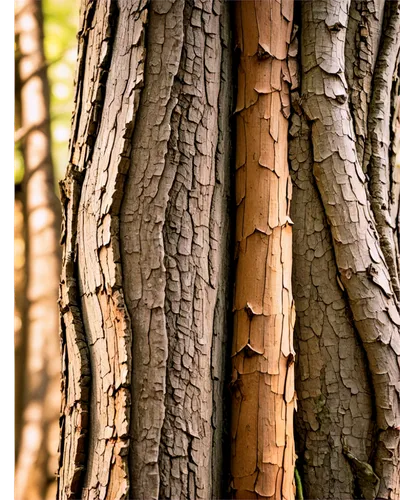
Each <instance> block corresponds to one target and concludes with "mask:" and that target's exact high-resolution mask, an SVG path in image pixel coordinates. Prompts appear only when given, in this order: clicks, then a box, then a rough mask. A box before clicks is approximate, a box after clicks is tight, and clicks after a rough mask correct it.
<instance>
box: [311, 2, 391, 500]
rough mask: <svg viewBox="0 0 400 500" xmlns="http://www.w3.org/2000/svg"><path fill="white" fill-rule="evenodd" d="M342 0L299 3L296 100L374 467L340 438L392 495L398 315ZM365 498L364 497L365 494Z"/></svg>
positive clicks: (381, 491)
mask: <svg viewBox="0 0 400 500" xmlns="http://www.w3.org/2000/svg"><path fill="white" fill-rule="evenodd" d="M349 5H350V2H349V1H347V2H339V1H336V0H326V1H321V2H318V3H314V2H305V3H304V4H303V5H302V12H303V16H302V23H303V24H302V64H303V72H304V74H303V80H302V106H303V110H304V112H305V114H306V116H307V118H308V120H309V121H310V122H311V134H312V144H313V161H314V164H313V171H314V176H315V180H316V183H317V186H318V190H319V192H320V195H321V199H322V202H323V205H324V209H325V212H326V215H327V219H328V222H329V225H330V228H331V234H332V240H333V246H334V251H335V258H336V263H337V267H338V270H339V273H340V278H339V279H340V283H341V284H342V286H343V287H344V289H345V290H346V292H347V294H348V297H349V304H350V308H351V311H352V314H353V318H354V323H355V325H356V328H357V330H358V333H359V335H360V338H361V340H362V343H363V346H364V348H365V351H366V353H367V357H368V362H369V370H370V373H371V377H372V380H373V385H374V391H375V408H376V418H377V427H378V433H377V438H376V443H375V445H376V451H375V457H374V465H375V472H376V474H377V475H378V476H379V478H380V484H379V480H378V477H377V476H376V474H375V473H374V472H373V471H372V469H371V468H370V466H369V468H368V464H364V465H363V466H361V465H360V464H361V461H360V460H359V459H357V457H355V456H354V454H353V453H352V450H351V449H350V448H349V446H348V444H346V443H345V444H346V451H347V456H348V457H349V460H350V461H351V463H352V465H353V466H354V467H355V468H356V469H357V467H358V470H359V474H361V472H360V470H361V469H362V467H364V472H365V471H366V470H368V474H367V477H368V480H366V483H364V490H363V495H364V496H365V497H366V495H368V496H369V497H371V498H374V497H375V496H377V495H378V496H379V498H385V499H389V498H390V499H391V498H398V495H399V494H400V490H399V475H398V461H399V437H400V436H399V434H400V433H399V430H398V428H399V426H400V398H399V390H400V389H399V386H398V381H399V379H400V369H399V356H400V335H399V325H400V316H399V313H398V310H397V306H396V301H395V297H394V295H393V291H392V286H391V281H390V276H389V273H388V270H387V267H386V264H385V260H384V257H383V255H382V252H381V250H380V246H379V237H378V235H377V233H376V229H375V224H374V221H373V217H372V214H371V213H370V206H369V202H368V199H367V190H366V184H365V176H364V174H363V172H362V169H361V166H360V164H359V161H358V157H357V152H356V147H355V137H354V131H353V123H352V119H351V115H350V111H349V105H348V103H347V97H348V91H347V83H346V80H345V77H344V43H345V35H346V26H347V22H348V9H349ZM366 498H367V497H366Z"/></svg>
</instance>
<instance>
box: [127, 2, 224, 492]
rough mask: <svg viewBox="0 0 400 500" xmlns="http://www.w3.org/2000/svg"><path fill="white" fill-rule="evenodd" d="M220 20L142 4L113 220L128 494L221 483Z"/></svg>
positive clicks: (184, 8)
mask: <svg viewBox="0 0 400 500" xmlns="http://www.w3.org/2000/svg"><path fill="white" fill-rule="evenodd" d="M227 27H228V9H227V6H226V5H225V4H224V2H221V1H219V0H207V1H205V2H200V1H198V0H195V1H183V0H175V1H172V0H171V1H163V2H157V1H156V2H152V3H151V4H150V15H149V30H148V38H147V44H146V46H147V62H148V63H147V66H146V71H145V87H144V89H143V95H142V99H141V103H140V110H139V114H138V122H137V127H136V128H135V133H134V139H133V153H132V166H131V170H130V172H129V177H128V182H127V187H126V195H125V197H124V202H123V207H122V223H121V235H122V239H121V242H122V262H123V268H124V269H125V270H129V273H128V272H126V273H125V274H124V290H125V295H126V297H127V305H128V310H129V313H130V316H131V319H132V327H133V331H134V336H133V366H134V375H133V400H132V401H133V404H132V422H133V428H132V437H133V439H132V454H131V474H132V483H133V487H132V494H133V497H134V498H138V499H149V498H152V499H158V498H171V499H175V498H187V499H209V498H214V495H216V494H217V492H218V489H219V488H220V487H219V486H213V484H212V481H213V478H214V477H218V482H219V481H220V478H221V475H222V473H221V470H222V442H221V441H219V442H217V440H216V439H217V437H218V435H221V429H220V428H219V429H216V428H215V427H216V426H217V425H218V426H220V425H221V423H222V405H223V402H222V400H221V399H220V394H221V392H222V390H221V381H220V380H218V377H220V376H222V375H223V369H222V366H221V365H222V364H223V362H224V345H223V339H224V336H225V335H226V334H224V331H223V327H224V325H225V322H226V301H225V298H224V295H223V294H224V289H225V287H226V283H227V272H228V263H226V262H224V257H225V255H224V249H225V248H226V245H227V241H228V235H227V223H228V214H227V212H228V208H227V205H228V203H227V194H228V188H229V168H228V167H229V149H228V148H227V145H225V144H223V143H222V139H223V135H222V134H223V132H222V131H221V130H219V126H220V125H221V124H222V123H223V124H224V125H223V126H224V127H225V126H226V125H227V120H228V114H229V107H228V106H229V98H228V97H229V90H230V89H229V88H228V87H227V84H226V83H225V84H224V85H223V87H221V71H222V69H221V68H224V71H226V73H225V75H224V76H225V77H226V78H227V77H228V75H229V70H227V68H226V64H227V62H229V58H228V59H226V60H225V61H222V60H221V54H222V50H223V49H222V44H223V43H226V39H225V40H224V39H223V37H225V36H226V30H227ZM222 32H224V33H225V34H222ZM228 81H229V80H228ZM222 91H225V92H226V94H225V95H224V94H222ZM224 132H225V130H224ZM228 144H229V143H228ZM217 297H218V298H217ZM218 299H219V302H218ZM214 403H215V405H216V409H214V408H213V404H214ZM213 410H214V411H215V413H214V416H213Z"/></svg>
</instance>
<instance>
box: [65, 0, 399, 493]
mask: <svg viewBox="0 0 400 500" xmlns="http://www.w3.org/2000/svg"><path fill="white" fill-rule="evenodd" d="M295 5H296V6H294V2H293V1H291V0H282V1H275V0H264V1H259V0H254V1H253V0H251V1H243V2H239V1H238V2H235V3H234V4H230V3H229V2H226V1H223V0H206V1H200V0H162V1H161V0H153V1H149V0H136V1H133V2H128V1H127V0H104V1H100V0H98V1H95V0H83V2H82V8H81V23H80V32H79V37H78V40H79V50H78V69H77V79H76V96H75V112H74V117H73V125H72V132H71V143H70V163H69V166H68V169H67V174H66V177H65V180H64V181H63V182H62V203H63V211H64V229H63V235H62V242H63V246H64V252H63V268H62V280H61V296H60V305H61V336H62V345H63V382H62V387H63V390H62V397H63V402H62V418H61V426H62V430H61V445H60V451H61V453H60V468H59V490H58V499H59V500H61V499H73V498H79V499H80V498H82V499H109V500H114V499H127V498H134V499H148V498H152V499H159V498H162V499H166V498H170V499H177V498H179V499H210V498H213V499H219V498H223V497H227V496H228V495H229V496H230V497H234V498H260V499H261V498H270V499H272V498H273V499H293V498H294V496H295V488H294V475H295V474H294V459H295V455H294V438H293V413H294V409H295V406H296V400H297V397H298V412H297V414H296V416H295V421H296V434H297V442H296V453H297V455H298V457H299V458H298V461H297V471H298V475H299V476H300V477H301V483H302V485H303V487H304V494H305V498H309V499H318V498H324V499H332V500H333V499H351V498H354V499H355V498H361V497H362V498H365V499H375V498H382V499H387V500H389V499H391V500H394V499H396V500H399V499H400V485H399V481H400V474H399V469H400V465H399V464H400V462H399V460H400V457H399V453H400V450H399V440H400V398H399V391H400V386H399V380H400V360H399V356H400V335H399V326H400V315H399V309H398V308H399V306H398V296H399V285H398V283H399V262H400V259H399V255H400V254H399V243H400V240H399V234H400V233H399V230H398V228H399V186H400V183H399V174H398V172H397V170H398V167H395V165H396V163H395V154H396V148H397V147H398V141H399V126H398V124H399V121H398V120H399V118H398V116H399V115H398V93H399V83H398V81H397V80H396V81H395V82H393V77H394V76H395V75H397V74H398V58H399V56H398V54H399V44H400V24H399V23H400V21H399V2H397V1H390V2H389V1H388V2H384V1H383V0H373V1H362V0H353V1H350V0H346V1H339V0H320V1H318V2H317V1H311V2H307V1H305V2H297V3H295ZM230 6H232V14H234V15H232V17H231V16H230V10H229V9H230ZM293 20H294V23H295V25H294V29H293V30H292V27H293ZM233 31H235V32H236V39H237V40H236V49H237V53H238V58H237V59H238V61H237V62H238V68H237V69H238V78H237V89H236V87H234V82H233V81H232V80H233V79H232V77H231V75H232V74H234V72H235V71H236V70H234V69H233V68H232V66H233V65H232V61H231V57H232V54H233V52H234V51H233V46H231V41H230V39H231V32H233ZM299 46H300V50H298V47H299ZM300 57H301V61H300ZM233 89H234V90H235V91H236V90H237V106H236V112H235V115H236V132H235V134H233V132H232V131H231V127H230V115H231V114H232V111H233V110H232V107H231V100H232V99H231V97H232V92H233ZM289 91H291V101H292V106H290V102H289ZM396 103H397V104H396ZM289 126H290V129H289ZM288 129H289V130H288ZM232 137H234V138H235V140H236V148H235V149H236V170H235V194H236V236H235V241H236V249H235V252H233V249H231V245H230V231H231V229H232V226H231V218H232V217H231V214H230V212H231V204H230V193H231V182H230V178H231V175H232V173H231V172H232V171H233V170H234V169H233V168H232V167H231V165H230V163H231V161H230V160H231V158H230V150H231V149H232V143H231V141H232ZM390 144H392V146H390ZM288 156H289V159H290V162H289V163H290V168H291V176H292V180H293V204H292V207H290V204H291V198H292V188H291V181H290V178H289V165H288ZM290 217H292V218H293V221H294V226H293V228H294V230H293V252H292V241H291V238H292V221H291V218H290ZM231 253H235V260H236V262H235V268H234V266H233V265H231V258H230V255H231ZM292 255H293V277H292V276H291V274H292V272H291V267H292ZM234 269H235V271H234ZM233 275H234V276H233ZM291 278H293V285H294V287H293V288H294V293H293V294H294V298H295V302H296V308H297V322H296V326H295V332H294V336H295V339H294V340H293V323H294V308H293V300H292V295H291ZM233 281H234V282H235V286H234V293H233V294H232V300H233V314H232V325H231V321H230V314H229V313H228V311H229V309H230V297H231V288H232V286H231V285H232V284H233ZM293 343H295V345H296V351H297V362H296V392H297V396H296V392H295V390H294V377H295V364H294V355H295V350H294V347H293ZM226 347H228V349H226ZM229 350H230V352H231V353H232V355H231V366H229V363H227V362H226V352H229ZM227 367H229V368H228V369H227ZM229 371H231V372H232V377H231V378H230V377H227V376H226V373H227V372H229ZM226 379H230V383H229V384H226ZM224 384H225V385H229V392H230V393H229V394H226V393H225V390H224ZM227 398H232V407H231V411H229V409H228V408H227V407H226V399H227ZM229 420H230V422H227V421H229ZM229 423H230V424H231V425H230V427H231V436H230V443H231V446H230V448H231V449H230V454H231V460H230V463H231V469H230V471H228V470H227V464H228V463H229V457H228V455H229V453H228V449H229V439H228V440H227V436H226V434H227V429H228V428H229ZM228 485H229V487H228Z"/></svg>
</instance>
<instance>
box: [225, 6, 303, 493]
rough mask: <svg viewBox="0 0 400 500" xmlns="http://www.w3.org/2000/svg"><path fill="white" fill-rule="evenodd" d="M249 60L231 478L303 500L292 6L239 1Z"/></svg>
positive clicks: (242, 127) (242, 123)
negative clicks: (291, 161) (298, 489)
mask: <svg viewBox="0 0 400 500" xmlns="http://www.w3.org/2000/svg"><path fill="white" fill-rule="evenodd" d="M235 8H236V9H235V10H236V16H235V18H236V27H235V30H236V48H237V50H238V51H239V54H240V62H239V68H238V70H239V73H238V95H237V106H236V113H237V146H236V205H237V211H236V252H235V253H236V255H235V257H236V259H237V265H236V266H237V267H236V280H235V292H234V337H233V345H232V370H233V375H232V382H231V389H232V402H233V403H232V431H231V432H232V453H231V461H232V465H231V474H232V488H233V491H234V496H235V498H276V499H278V498H279V499H281V498H283V499H292V498H294V494H295V488H294V456H295V455H294V437H293V412H294V408H295V393H294V349H293V324H294V319H295V314H294V306H293V300H292V291H291V289H292V287H291V262H292V259H291V251H292V228H291V224H292V221H291V220H290V217H289V210H290V199H291V191H292V187H291V180H290V177H289V169H288V158H287V155H288V117H289V112H290V102H289V83H290V74H289V68H288V60H287V59H288V47H289V43H290V40H291V33H292V20H293V2H292V1H283V2H282V3H281V2H276V1H271V2H270V1H263V2H260V1H249V2H236V4H235Z"/></svg>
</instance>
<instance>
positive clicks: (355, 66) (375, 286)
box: [290, 0, 400, 499]
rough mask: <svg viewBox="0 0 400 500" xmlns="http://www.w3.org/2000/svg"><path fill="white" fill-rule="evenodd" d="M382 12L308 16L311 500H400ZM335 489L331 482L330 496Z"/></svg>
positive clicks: (304, 17)
mask: <svg viewBox="0 0 400 500" xmlns="http://www.w3.org/2000/svg"><path fill="white" fill-rule="evenodd" d="M382 9H383V5H382V3H381V2H372V3H371V5H369V7H368V8H367V6H366V4H364V3H363V2H357V1H354V2H350V1H347V2H338V1H334V0H327V1H323V2H318V3H317V2H304V3H303V4H302V5H301V27H300V31H301V56H302V59H301V69H302V83H301V92H300V98H297V97H296V95H295V94H292V98H293V101H294V103H295V104H294V105H295V107H296V106H297V115H296V114H295V115H294V116H293V118H292V128H291V135H292V137H293V140H292V141H291V153H290V156H291V165H292V171H293V178H294V183H295V189H294V210H296V212H295V216H294V219H295V224H296V223H297V229H296V232H295V243H294V245H295V247H294V248H295V250H294V259H295V275H294V281H295V283H296V287H295V300H296V307H297V309H298V311H299V322H298V326H297V328H296V331H297V337H298V343H299V371H298V374H299V375H298V389H299V410H300V411H299V416H298V418H297V422H298V424H297V428H298V431H299V435H300V440H299V443H300V447H299V449H300V455H301V463H302V468H303V472H304V482H305V493H306V496H307V497H309V498H319V497H320V496H323V497H324V498H338V497H339V498H342V497H343V498H344V497H346V498H347V497H349V498H357V497H359V496H360V495H361V496H363V497H364V498H376V497H379V498H384V499H389V498H390V499H391V498H399V497H400V489H399V452H400V450H399V441H400V432H399V430H400V429H399V423H400V397H399V385H398V381H399V380H400V371H399V370H400V369H399V367H400V362H399V356H400V334H399V325H400V316H399V310H398V302H397V299H396V290H397V281H398V275H397V274H398V271H397V263H396V253H395V252H396V247H395V244H394V239H395V232H394V231H393V228H392V227H391V225H390V223H389V221H390V218H389V199H390V189H391V182H390V181H389V177H390V176H391V175H392V174H390V173H389V164H390V161H389V137H390V119H389V116H390V94H391V90H392V84H391V80H392V77H393V73H394V70H395V63H396V60H397V54H398V43H399V42H398V33H399V28H400V24H399V20H398V15H399V10H398V9H399V5H398V2H386V4H385V13H384V17H385V20H384V24H383V29H382V30H381V25H382V14H383V10H382ZM357 13H358V14H357ZM357 16H358V17H357ZM360 54H361V55H360ZM345 56H346V57H347V61H346V60H345ZM364 61H365V62H364ZM383 74H384V75H385V77H382V75H383ZM386 77H387V78H388V79H389V83H386V82H387V79H386ZM347 80H348V81H349V82H350V85H351V86H350V88H349V87H348V82H347ZM362 166H364V171H365V172H366V173H368V176H369V178H370V182H369V184H368V182H367V178H366V177H365V174H364V172H363V169H362V168H361V167H362ZM371 209H372V210H371ZM322 211H324V212H325V215H326V219H325V217H324V216H322V213H321V212H322ZM335 279H336V280H337V283H335ZM321 325H322V326H321ZM333 334H334V335H333ZM358 339H359V340H360V341H361V345H360V342H359V340H358ZM364 353H365V354H366V358H367V362H364V361H363V358H364ZM370 381H371V382H372V385H371V382H370ZM355 396H356V397H355ZM332 421H333V422H334V423H335V425H332V424H331V422H332ZM328 423H329V427H328ZM320 442H322V443H324V442H325V443H326V444H327V445H329V446H323V445H322V446H321V445H320V444H319V443H320ZM317 443H318V444H317ZM346 460H347V461H348V464H349V465H350V467H351V468H350V467H349V466H346V465H345V461H346ZM352 475H353V478H352ZM322 477H324V478H326V477H330V478H331V480H330V481H329V482H324V483H322V484H321V478H322Z"/></svg>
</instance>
